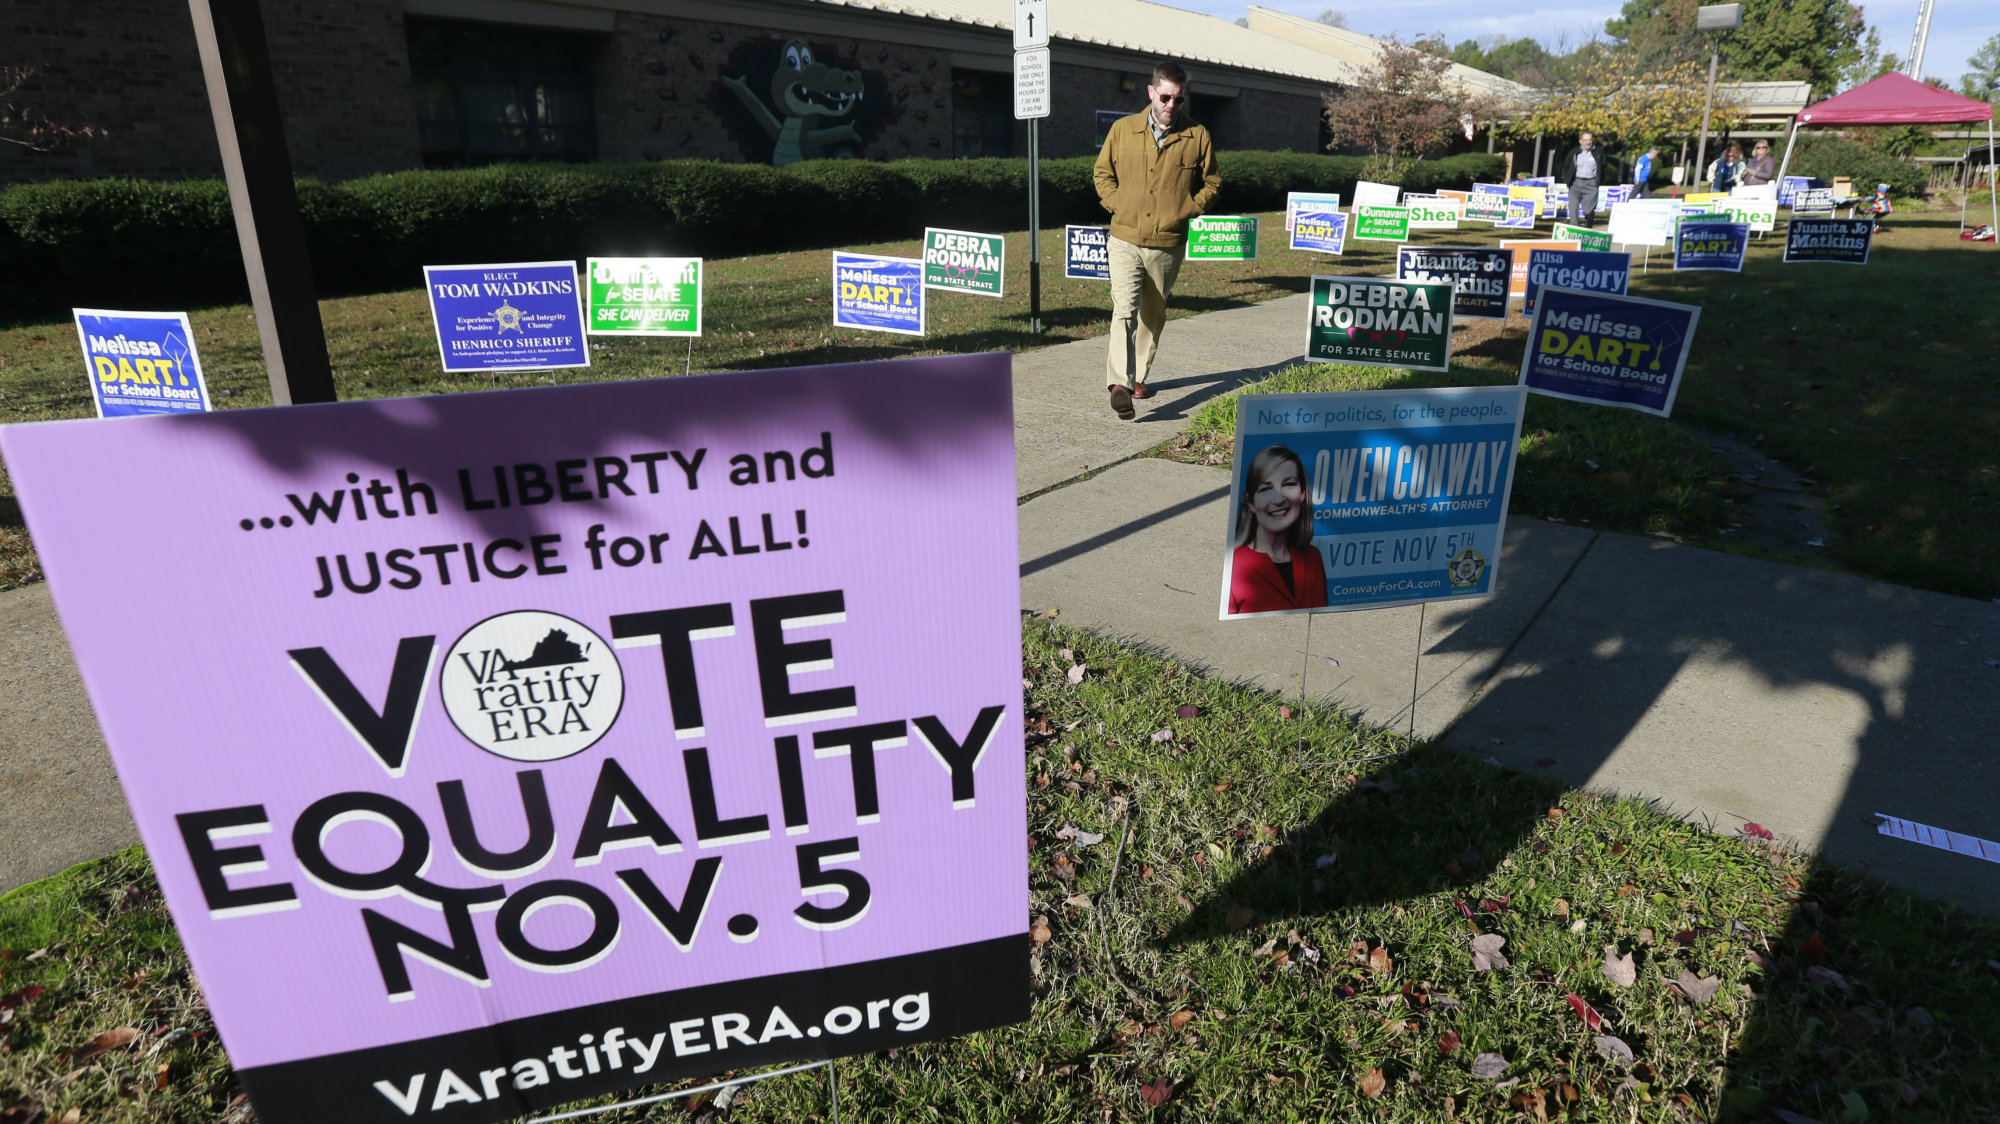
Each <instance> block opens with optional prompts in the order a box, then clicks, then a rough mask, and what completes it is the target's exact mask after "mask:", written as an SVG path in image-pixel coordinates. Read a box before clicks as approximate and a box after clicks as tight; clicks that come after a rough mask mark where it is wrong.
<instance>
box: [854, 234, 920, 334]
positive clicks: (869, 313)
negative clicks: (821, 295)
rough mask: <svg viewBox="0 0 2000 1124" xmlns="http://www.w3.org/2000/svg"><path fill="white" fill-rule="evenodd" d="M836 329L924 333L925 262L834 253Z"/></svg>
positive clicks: (911, 259) (914, 259)
mask: <svg viewBox="0 0 2000 1124" xmlns="http://www.w3.org/2000/svg"><path fill="white" fill-rule="evenodd" d="M833 326H834V327H836V328H862V329H865V330H867V331H871V332H895V333H897V334H899V335H905V336H921V335H923V334H924V263H923V262H922V261H919V260H918V259H916V258H877V257H869V256H867V255H865V254H846V253H842V252H841V251H839V250H835V251H834V252H833Z"/></svg>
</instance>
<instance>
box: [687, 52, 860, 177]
mask: <svg viewBox="0 0 2000 1124" xmlns="http://www.w3.org/2000/svg"><path fill="white" fill-rule="evenodd" d="M722 84H723V85H724V86H726V87H727V88H728V89H729V91H730V92H731V93H734V94H735V95H736V96H737V98H738V99H739V100H741V101H742V103H743V106H744V108H746V109H748V110H749V111H750V114H751V116H752V117H754V118H755V119H756V121H757V123H758V124H759V125H761V126H763V128H764V131H765V132H766V133H768V134H770V138H771V144H772V148H771V163H772V164H774V165H776V166H777V167H781V168H782V167H784V166H785V165H787V164H796V163H798V162H799V161H801V160H818V159H822V158H825V157H830V156H859V155H861V144H862V136H861V133H860V132H859V131H857V130H856V128H855V121H854V120H853V118H854V117H855V116H856V112H857V110H859V109H860V107H861V104H862V100H863V95H864V94H865V92H866V90H865V87H866V80H865V79H864V78H863V76H862V74H861V72H860V71H858V70H845V69H842V68H840V67H837V66H830V65H828V64H826V63H823V62H819V61H818V60H816V59H814V58H813V52H812V47H811V46H810V45H809V44H807V43H806V42H805V40H803V39H789V40H786V42H785V45H784V53H783V56H782V58H781V59H780V60H779V62H778V65H777V67H776V68H775V69H773V70H772V72H771V81H770V103H769V104H768V105H767V104H766V103H765V101H764V98H763V96H762V95H761V94H759V93H758V92H757V91H755V90H753V89H752V88H751V85H750V82H749V81H746V80H745V79H744V78H740V77H729V76H727V75H725V76H724V77H723V79H722ZM835 122H839V123H838V124H835Z"/></svg>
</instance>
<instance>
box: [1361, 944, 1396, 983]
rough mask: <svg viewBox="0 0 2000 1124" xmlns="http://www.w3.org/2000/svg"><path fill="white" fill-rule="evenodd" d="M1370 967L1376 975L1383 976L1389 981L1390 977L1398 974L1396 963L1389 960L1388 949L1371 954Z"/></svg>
mask: <svg viewBox="0 0 2000 1124" xmlns="http://www.w3.org/2000/svg"><path fill="white" fill-rule="evenodd" d="M1368 966H1369V967H1370V968H1372V969H1374V970H1375V974H1376V975H1378V976H1381V977H1382V978H1383V979H1388V978H1389V977H1390V976H1392V975H1395V974H1396V962H1395V961H1393V960H1391V959H1389V950H1388V949H1386V948H1378V949H1376V950H1375V951H1374V952H1371V953H1369V954H1368Z"/></svg>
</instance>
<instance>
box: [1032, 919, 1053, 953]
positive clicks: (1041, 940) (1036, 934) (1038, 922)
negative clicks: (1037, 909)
mask: <svg viewBox="0 0 2000 1124" xmlns="http://www.w3.org/2000/svg"><path fill="white" fill-rule="evenodd" d="M1055 935H1056V934H1055V931H1054V930H1052V929H1050V928H1049V919H1048V918H1047V917H1037V918H1035V923H1034V924H1033V925H1030V926H1029V927H1028V939H1029V940H1031V941H1034V942H1035V947H1037V948H1040V947H1041V946H1042V945H1045V944H1047V943H1049V941H1051V940H1053V939H1054V938H1055Z"/></svg>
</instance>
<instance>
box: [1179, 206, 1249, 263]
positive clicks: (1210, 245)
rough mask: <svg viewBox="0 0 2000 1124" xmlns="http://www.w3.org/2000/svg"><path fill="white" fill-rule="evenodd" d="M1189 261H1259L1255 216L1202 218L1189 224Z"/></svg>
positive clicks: (1209, 216)
mask: <svg viewBox="0 0 2000 1124" xmlns="http://www.w3.org/2000/svg"><path fill="white" fill-rule="evenodd" d="M1187 256H1188V260H1189V261H1256V260H1257V219H1256V217H1255V216H1253V215H1200V216H1197V217H1195V218H1191V219H1189V220H1188V242H1187Z"/></svg>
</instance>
